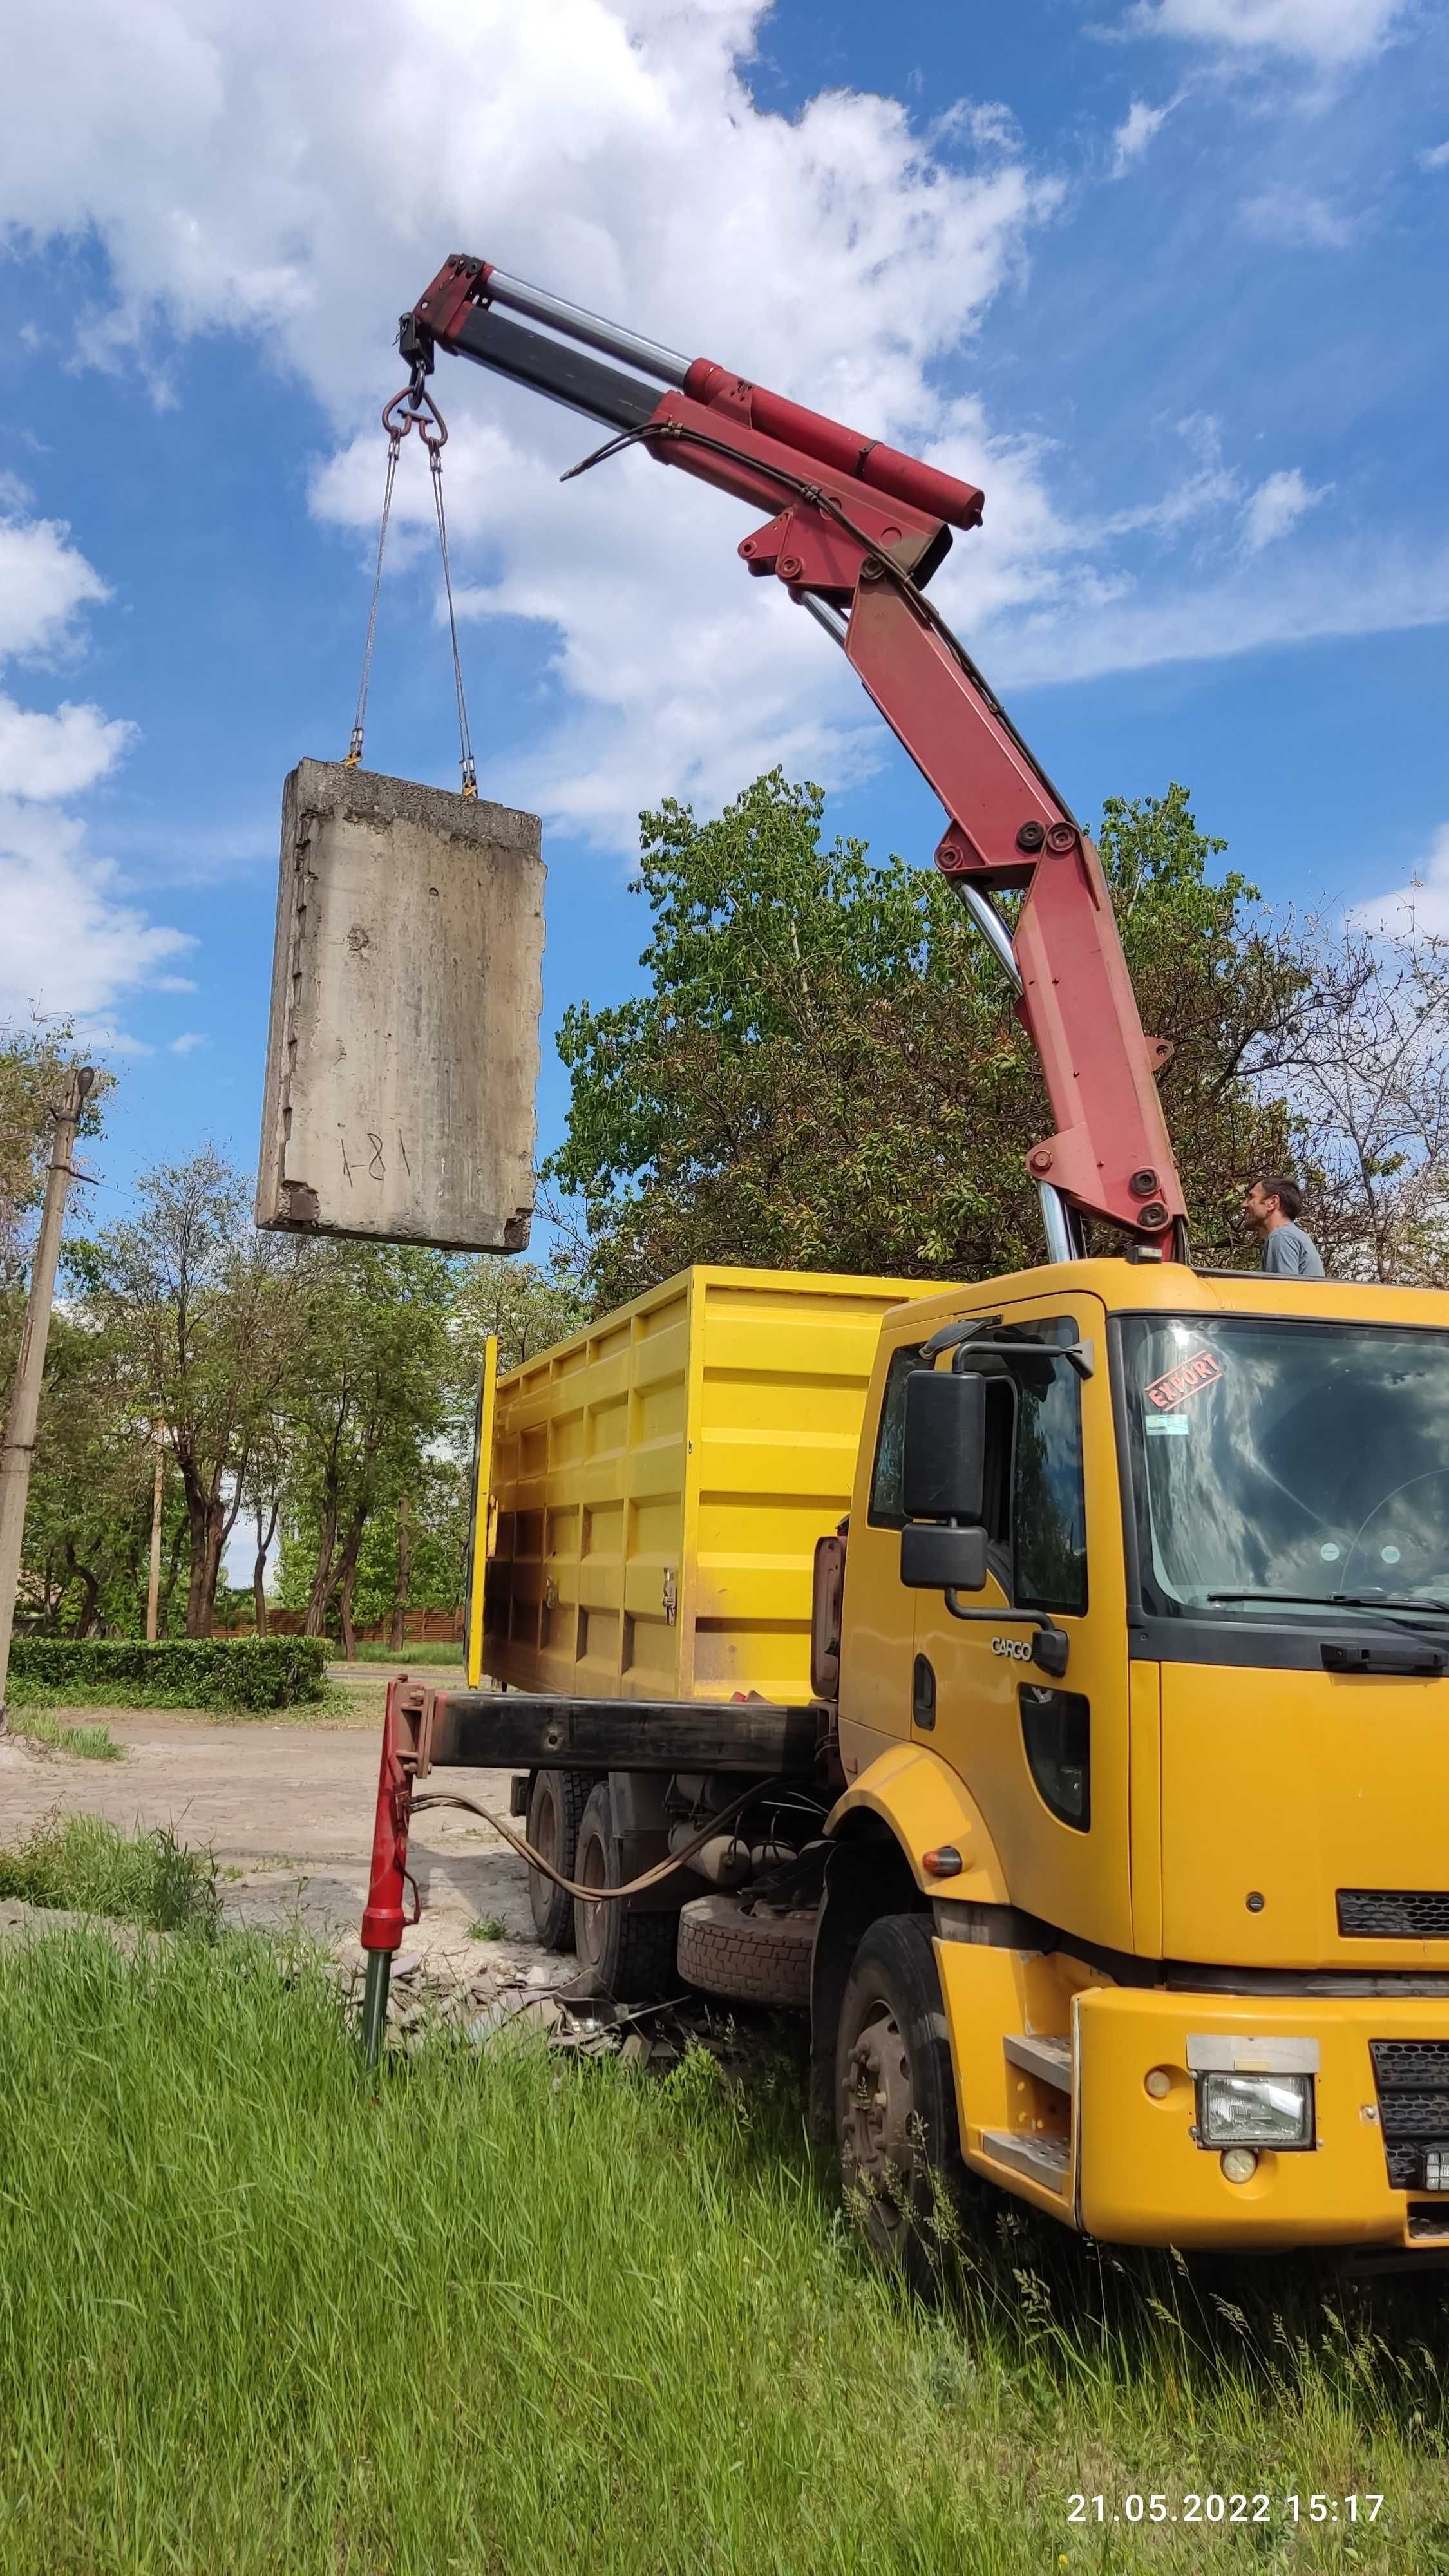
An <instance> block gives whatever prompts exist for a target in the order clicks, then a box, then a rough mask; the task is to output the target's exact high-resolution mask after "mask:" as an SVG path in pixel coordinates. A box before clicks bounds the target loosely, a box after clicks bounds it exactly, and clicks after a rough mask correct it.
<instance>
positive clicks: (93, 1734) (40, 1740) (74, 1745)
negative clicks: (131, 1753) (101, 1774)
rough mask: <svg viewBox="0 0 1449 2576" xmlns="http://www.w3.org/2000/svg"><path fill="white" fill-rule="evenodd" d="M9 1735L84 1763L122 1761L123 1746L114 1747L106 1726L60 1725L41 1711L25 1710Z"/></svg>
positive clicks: (113, 1738) (123, 1758) (116, 1745)
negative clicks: (77, 1758)
mask: <svg viewBox="0 0 1449 2576" xmlns="http://www.w3.org/2000/svg"><path fill="white" fill-rule="evenodd" d="M10 1731H11V1733H12V1734H13V1735H25V1736H28V1737H29V1738H30V1741H31V1743H32V1744H49V1745H51V1746H52V1747H53V1748H54V1750H55V1751H56V1752H57V1753H76V1754H79V1755H80V1757H81V1759H82V1761H85V1762H124V1760H125V1758H126V1752H125V1747H124V1745H121V1744H118V1743H117V1742H116V1739H115V1737H114V1736H113V1734H112V1733H111V1730H110V1728H109V1727H108V1726H63V1725H62V1724H61V1722H60V1719H59V1718H56V1717H49V1716H47V1715H46V1714H45V1712H44V1711H43V1710H39V1709H37V1710H35V1711H33V1712H31V1711H27V1713H26V1716H25V1718H24V1720H23V1722H21V1723H20V1724H17V1725H12V1727H11V1730H10Z"/></svg>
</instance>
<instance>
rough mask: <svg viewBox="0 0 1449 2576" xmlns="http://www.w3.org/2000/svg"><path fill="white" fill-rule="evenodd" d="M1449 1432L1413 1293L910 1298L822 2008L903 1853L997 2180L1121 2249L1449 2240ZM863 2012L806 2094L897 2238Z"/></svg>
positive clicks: (863, 1514) (1097, 1282)
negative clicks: (832, 2115)
mask: <svg viewBox="0 0 1449 2576" xmlns="http://www.w3.org/2000/svg"><path fill="white" fill-rule="evenodd" d="M927 1374H929V1375H930V1376H932V1377H934V1378H941V1377H949V1378H952V1379H957V1380H959V1379H961V1378H963V1377H965V1378H968V1379H970V1380H972V1381H975V1384H974V1386H973V1388H972V1390H971V1400H970V1401H969V1403H968V1402H965V1401H964V1399H961V1398H959V1397H953V1399H952V1401H950V1402H947V1403H945V1404H944V1406H943V1405H942V1403H940V1402H937V1401H933V1399H934V1398H935V1397H937V1396H938V1395H939V1394H940V1393H941V1391H940V1390H938V1389H927V1390H925V1392H924V1394H923V1391H922V1379H923V1377H925V1376H926V1375H927ZM953 1404H954V1408H955V1410H954V1413H953ZM953 1420H954V1421H955V1422H957V1423H958V1424H964V1425H966V1428H965V1430H964V1431H963V1430H960V1429H959V1428H958V1429H957V1430H956V1432H955V1433H954V1435H953V1433H952V1430H951V1425H952V1422H953ZM943 1426H944V1430H943ZM1446 1433H1449V1300H1446V1299H1445V1298H1443V1297H1442V1296H1438V1295H1435V1294H1433V1293H1430V1292H1420V1291H1412V1290H1397V1289H1382V1288H1377V1287H1371V1288H1365V1287H1351V1286H1339V1285H1334V1284H1330V1283H1325V1282H1322V1281H1314V1282H1309V1281H1303V1282H1284V1281H1282V1280H1272V1281H1269V1280H1265V1279H1261V1278H1257V1277H1247V1276H1238V1275H1219V1276H1213V1275H1211V1274H1203V1273H1198V1272H1194V1271H1192V1270H1190V1269H1188V1268H1187V1267H1186V1266H1185V1265H1182V1264H1179V1263H1149V1262H1143V1261H1136V1262H1133V1261H1124V1260H1102V1261H1074V1262H1071V1263H1068V1264H1063V1265H1060V1266H1057V1267H1053V1268H1049V1269H1042V1270H1035V1271H1031V1272H1026V1273H1022V1274H1020V1275H1018V1276H1016V1277H1013V1278H1007V1279H1001V1280H996V1281H993V1282H991V1283H989V1285H987V1286H986V1287H984V1288H981V1289H978V1290H972V1291H961V1290H957V1291H953V1292H949V1293H948V1294H947V1295H945V1296H937V1297H933V1298H931V1299H929V1300H926V1301H923V1302H921V1303H919V1304H914V1305H911V1306H909V1307H904V1308H900V1309H897V1310H896V1312H895V1313H894V1314H893V1315H891V1316H889V1317H887V1319H886V1321H885V1323H884V1325H883V1328H882V1332H881V1340H880V1349H879V1353H878V1357H877V1362H876V1367H875V1371H874V1374H873V1378H872V1383H871V1390H870V1396H869V1399H868V1403H867V1408H866V1418H865V1429H864V1434H863V1437H862V1442H861V1449H860V1456H859V1461H858V1467H857V1474H856V1481H855V1488H854V1492H853V1496H852V1503H851V1512H850V1521H849V1534H848V1539H847V1542H846V1550H845V1565H844V1582H843V1592H842V1595H841V1601H840V1617H839V1695H838V1714H837V1727H838V1746H839V1760H840V1767H841V1773H842V1776H843V1779H844V1783H845V1786H844V1789H843V1793H842V1794H841V1796H840V1798H839V1800H838V1802H837V1804H836V1805H835V1807H834V1809H833V1811H832V1814H831V1816H830V1819H829V1823H828V1827H827V1832H828V1835H829V1838H830V1839H831V1841H832V1842H833V1843H834V1844H835V1845H836V1846H837V1849H838V1852H839V1855H840V1857H839V1859H838V1860H837V1861H836V1862H834V1863H833V1864H832V1875H831V1879H830V1881H829V1883H828V1887H827V1901H826V1906H825V1910H824V1915H823V1918H822V1938H821V1942H820V1944H819V1947H818V1952H817V1961H816V1980H815V1983H816V2007H817V2017H818V2018H819V2017H821V2016H823V2019H824V2021H825V2022H826V2023H828V2022H829V2020H830V2017H831V2015H832V2013H835V2012H838V2011H839V2010H840V2009H841V2005H842V1998H843V1997H844V1994H845V1987H846V1983H847V1980H848V1978H849V1976H850V1973H851V1970H850V1960H849V1959H848V1958H847V1957H846V1955H845V1953H846V1952H847V1951H848V1952H849V1953H850V1956H851V1958H853V1957H854V1954H855V1952H856V1951H857V1950H858V1948H859V1945H860V1942H861V1940H862V1939H863V1937H864V1931H865V1929H866V1928H868V1927H863V1925H862V1919H861V1918H862V1910H863V1907H868V1903H869V1899H868V1896H867V1894H866V1889H867V1887H868V1882H869V1878H870V1876H871V1872H872V1869H873V1867H879V1866H881V1864H882V1862H883V1861H884V1863H885V1865H886V1866H887V1867H888V1868H894V1869H897V1870H899V1869H900V1867H901V1864H902V1863H904V1864H905V1865H906V1866H907V1867H908V1870H909V1889H908V1890H907V1888H906V1881H905V1877H904V1873H902V1875H901V1878H900V1882H899V1884H900V1888H901V1892H902V1900H903V1901H902V1905H901V1908H900V1910H901V1912H902V1913H903V1914H906V1915H914V1916H915V1917H916V1918H917V1944H918V1947H919V1943H920V1934H921V1932H922V1930H923V1928H924V1926H923V1923H922V1921H921V1918H922V1917H923V1915H924V1914H925V1913H926V1912H927V1911H928V1913H929V1922H930V1950H931V1961H930V1965H931V1966H933V1967H934V1971H935V1975H936V1978H937V1979H938V1981H939V1995H940V2009H941V2011H942V2013H943V2015H944V2023H945V2029H946V2033H947V2037H948V2044H949V2059H950V2067H951V2074H952V2100H951V2104H950V2106H949V2107H950V2109H951V2110H952V2111H953V2112H954V2121H955V2130H956V2136H955V2137H954V2138H952V2139H950V2140H949V2141H948V2142H947V2143H948V2146H949V2148H950V2151H951V2152H952V2153H954V2152H955V2150H956V2146H957V2142H958V2141H959V2151H960V2154H961V2155H962V2157H963V2158H964V2161H965V2163H966V2165H967V2166H968V2167H971V2168H973V2169H974V2170H976V2171H977V2172H978V2173H980V2174H981V2175H982V2176H984V2177H987V2178H989V2179H991V2180H993V2181H996V2182H999V2183H1001V2184H1002V2185H1004V2186H1005V2187H1006V2188H1008V2189H1010V2190H1012V2191H1014V2192H1016V2193H1018V2194H1020V2195H1022V2196H1025V2197H1026V2198H1028V2199H1030V2200H1032V2201H1033V2202H1035V2203H1037V2204H1038V2205H1039V2206H1040V2207H1042V2208H1043V2209H1046V2210H1049V2211H1051V2212H1052V2213H1053V2214H1054V2215H1056V2216H1057V2217H1059V2218H1062V2219H1064V2220H1066V2221H1067V2222H1068V2223H1070V2224H1074V2225H1076V2226H1078V2227H1081V2228H1084V2229H1086V2230H1088V2231H1090V2232H1091V2233H1093V2234H1096V2235H1099V2236H1103V2237H1107V2238H1114V2239H1118V2240H1135V2241H1141V2242H1158V2243H1161V2242H1172V2243H1176V2244H1181V2245H1192V2244H1197V2245H1211V2244H1219V2245H1226V2244H1239V2245H1241V2244H1250V2243H1256V2244H1265V2245H1266V2244H1277V2245H1284V2244H1293V2243H1309V2242H1316V2243H1329V2242H1374V2243H1378V2244H1382V2245H1398V2246H1404V2245H1409V2244H1413V2243H1418V2242H1421V2241H1422V2242H1426V2243H1427V2242H1429V2241H1431V2240H1433V2239H1435V2238H1438V2239H1440V2240H1441V2241H1443V2242H1444V2243H1445V2244H1446V2247H1449V1859H1446V1849H1445V1840H1446V1837H1445V1827H1446V1822H1449V1815H1446V1799H1445V1794H1444V1792H1443V1790H1442V1788H1441V1787H1440V1785H1439V1778H1438V1771H1439V1766H1438V1763H1437V1762H1436V1759H1435V1754H1436V1748H1437V1745H1438V1742H1439V1739H1440V1736H1441V1734H1442V1729H1443V1725H1444V1717H1445V1709H1446V1705H1449V1700H1446V1682H1445V1675H1446V1672H1449V1448H1446ZM952 1436H954V1437H955V1438H956V1442H957V1447H958V1450H961V1451H963V1452H964V1451H969V1452H971V1453H972V1454H970V1455H965V1454H963V1455H961V1457H960V1460H959V1466H960V1475H961V1487H960V1491H959V1492H951V1491H948V1490H947V1489H946V1486H944V1485H943V1484H942V1482H941V1477H942V1465H941V1444H942V1440H943V1438H944V1439H945V1440H946V1442H947V1454H948V1455H949V1442H950V1439H951V1438H952ZM923 1452H925V1453H929V1454H924V1455H923ZM977 1452H979V1454H976V1453H977ZM923 1475H924V1478H925V1482H924V1484H923V1482H922V1476H923ZM933 1478H934V1479H935V1482H934V1484H933V1482H932V1479H933ZM948 1482H949V1479H948ZM978 1497H979V1501H978ZM923 1499H924V1501H926V1502H927V1503H930V1502H934V1503H935V1505H936V1507H937V1508H936V1512H935V1513H934V1514H933V1515H932V1517H931V1519H930V1520H928V1521H925V1522H924V1524H923V1518H922V1502H923ZM963 1501H964V1503H965V1504H966V1506H967V1510H968V1511H969V1510H970V1507H971V1506H972V1505H973V1504H974V1505H975V1506H976V1510H975V1512H974V1513H973V1514H972V1516H971V1517H970V1518H969V1519H968V1517H967V1512H962V1511H957V1512H947V1510H946V1509H945V1506H947V1505H949V1504H952V1503H961V1502H963ZM923 1526H924V1528H925V1530H926V1531H927V1533H928V1534H929V1536H930V1538H931V1542H932V1545H931V1547H927V1548H926V1549H925V1550H924V1551H923V1550H922V1548H921V1546H920V1544H919V1541H920V1537H921V1533H922V1529H923ZM968 1532H969V1533H971V1534H972V1535H973V1537H974V1559H975V1561H974V1563H972V1564H969V1566H968V1571H969V1573H970V1574H971V1575H972V1576H974V1578H975V1580H974V1583H973V1588H972V1589H971V1590H970V1591H969V1592H968V1591H964V1590H962V1589H961V1588H960V1587H959V1585H954V1584H953V1585H952V1586H951V1587H950V1588H947V1587H946V1586H944V1585H943V1584H941V1583H940V1582H937V1581H933V1580H932V1579H931V1576H932V1572H933V1570H936V1571H939V1569H940V1567H941V1566H943V1565H945V1564H946V1559H944V1558H940V1557H939V1556H938V1558H937V1562H936V1567H935V1569H933V1566H932V1561H931V1560H932V1548H933V1547H939V1546H940V1545H941V1544H944V1545H945V1546H946V1547H947V1549H948V1550H950V1549H951V1548H952V1547H955V1546H956V1545H957V1542H958V1541H959V1540H960V1539H964V1538H965V1537H966V1536H967V1535H968ZM972 1554H973V1549H972V1548H971V1547H968V1548H967V1549H966V1550H965V1552H964V1555H963V1556H962V1559H961V1561H962V1563H963V1565H967V1563H968V1560H969V1559H970V1558H971V1557H972ZM903 1570H904V1577H905V1579H903ZM923 1576H924V1579H923ZM837 1901H838V1902H839V1904H840V1925H841V1938H840V1940H839V1941H838V1942H837V1941H836V1940H835V1939H834V1938H833V1935H832V1933H831V1930H830V1923H831V1912H832V1908H833V1907H834V1905H835V1904H836V1903H837ZM920 1967H921V1971H922V1974H923V1976H925V1977H926V1981H927V1983H928V1982H929V1977H928V1971H927V1964H926V1962H925V1959H924V1956H922V1957H921V1959H920ZM886 2001H893V2002H894V2005H895V2007H896V2010H895V2012H894V2014H892V2013H890V2012H886V2013H885V2014H884V2022H885V2024H887V2025H890V2024H892V2023H893V2024H894V2026H895V2027H896V2028H897V2029H899V2028H900V2027H901V2026H902V2024H901V2013H902V2011H903V2010H904V2011H905V2012H906V2013H907V2015H909V2014H910V2011H911V2006H910V2003H909V2000H908V1999H907V1998H905V1997H904V1996H903V1995H901V1994H900V1993H896V1994H895V1995H894V1996H893V1997H891V1998H886V1997H884V1996H877V1997H875V1998H874V2008H875V2013H876V2022H877V2023H878V2024H879V2023H880V2022H881V2020H882V2013H881V2007H882V2005H883V2003H884V2002H886ZM846 2003H847V2009H846V2014H845V2020H844V2021H843V2022H842V2023H841V2024H840V2026H839V2028H838V2029H837V2030H836V2031H835V2033H834V2046H833V2049H830V2048H828V2047H827V2043H826V2033H825V2030H824V2029H823V2028H822V2029H819V2030H818V2031H817V2047H816V2062H817V2075H818V2078H819V2079H820V2081H819V2084H818V2086H817V2090H818V2091H819V2092H823V2082H824V2078H825V2073H826V2068H825V2063H824V2061H825V2058H826V2056H827V2054H828V2055H830V2056H831V2057H832V2059H833V2063H832V2066H831V2069H830V2080H831V2082H832V2084H833V2087H834V2090H835V2093H836V2097H837V2098H836V2106H835V2107H836V2125H837V2128H838V2129H839V2131H840V2134H841V2137H842V2144H843V2147H844V2149H845V2151H846V2156H847V2164H848V2166H854V2167H856V2168H859V2169H861V2170H862V2172H863V2178H864V2180H865V2182H866V2184H867V2186H868V2187H869V2188H870V2189H873V2190H874V2191H875V2192H876V2193H877V2194H878V2195H880V2194H883V2195H884V2196H885V2208H886V2211H887V2214H888V2215H892V2214H893V2215H894V2216H895V2217H897V2218H899V2217H901V2216H902V2215H908V2214H909V2213H901V2212H894V2213H892V2212H891V2210H890V2194H891V2190H892V2184H891V2182H890V2172H891V2169H892V2167H893V2166H894V2168H895V2170H896V2171H898V2172H899V2171H900V2170H902V2168H901V2165H900V2158H901V2156H902V2155H903V2154H905V2155H906V2156H907V2159H908V2161H909V2141H908V2140H906V2139H903V2138H902V2137H901V2136H900V2135H895V2134H892V2135H891V2136H889V2137H884V2136H882V2137H879V2138H877V2139H876V2141H875V2144H874V2146H873V2147H872V2145H871V2143H870V2139H869V2136H868V2130H869V2123H867V2122H863V2121H861V2120H860V2119H859V2118H857V2117H856V2116H855V2115H854V2114H853V2112H852V2109H851V2099H852V2088H853V2091H854V2093H855V2094H858V2093H859V2091H860V2070H859V2066H858V2065H856V2064H855V2057H856V2056H857V2055H858V2050H859V2045H860V2030H859V2029H857V2028H856V2027H855V2024H856V2023H858V2022H860V2016H861V2013H862V2011H863V2010H866V2009H867V2007H866V2006H865V2005H863V2003H862V2000H861V1998H860V1996H859V1995H858V1994H857V1995H856V1996H855V1998H854V2000H853V2002H851V2001H849V1999H846ZM917 2017H918V2019H919V2018H920V2016H919V2015H918V2016H917ZM927 2018H928V2016H927ZM860 2026H861V2028H868V2027H869V2026H870V2024H869V2022H868V2021H867V2022H864V2023H861V2025H860ZM871 2065H873V2060H872V2061H871ZM853 2066H854V2072H852V2068H853ZM870 2071H871V2066H868V2067H867V2072H868V2073H869V2072H870ZM876 2089H877V2092H879V2090H880V2087H879V2085H877V2088H876ZM897 2089H898V2092H899V2091H900V2089H901V2088H899V2087H898V2088H897ZM901 2110H902V2104H901V2102H900V2101H898V2102H897V2103H896V2104H895V2105H894V2112H895V2114H896V2115H899V2114H900V2113H901ZM904 2116H905V2119H906V2122H907V2126H909V2122H910V2120H911V2118H913V2117H918V2116H919V2113H918V2109H917V2107H916V2106H915V2105H914V2104H912V2105H910V2106H906V2109H905V2114H904ZM899 2125H900V2121H899V2117H898V2116H897V2117H895V2118H894V2119H890V2120H887V2126H888V2127H892V2128H895V2129H898V2128H899Z"/></svg>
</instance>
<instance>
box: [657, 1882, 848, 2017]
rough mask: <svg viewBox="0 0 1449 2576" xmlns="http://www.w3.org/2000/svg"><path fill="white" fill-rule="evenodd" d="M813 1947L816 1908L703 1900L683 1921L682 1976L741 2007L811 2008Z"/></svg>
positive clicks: (686, 1912)
mask: <svg viewBox="0 0 1449 2576" xmlns="http://www.w3.org/2000/svg"><path fill="white" fill-rule="evenodd" d="M814 1945H815V1908H814V1907H813V1906H810V1907H808V1908H806V1909H805V1910H803V1911H797V1910H791V1911H788V1912H787V1911H785V1910H783V1909H781V1908H774V1909H771V1908H768V1907H766V1906H763V1905H759V1906H754V1905H752V1904H751V1901H750V1899H749V1897H748V1896H746V1897H738V1896H699V1897H696V1898H695V1900H694V1902H693V1904H691V1905H686V1906H685V1908H684V1911H683V1913H682V1914H681V1915H680V1918H679V1973H680V1975H681V1977H683V1978H685V1979H686V1980H687V1981H688V1983H689V1984H690V1985H692V1986H702V1987H703V1988H704V1991H705V1993H706V1994H709V1995H729V1996H731V1997H732V1998H733V1999H734V2001H735V2002H736V2003H742V2004H785V2005H794V2006H799V2007H807V2006H808V2005H809V2002H810V1954H811V1951H812V1950H813V1948H814Z"/></svg>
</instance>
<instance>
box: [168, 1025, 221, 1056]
mask: <svg viewBox="0 0 1449 2576" xmlns="http://www.w3.org/2000/svg"><path fill="white" fill-rule="evenodd" d="M167 1044H168V1046H169V1048H170V1051H171V1053H172V1054H173V1055H193V1054H194V1053H195V1051H196V1049H197V1048H198V1047H204V1046H210V1044H211V1040H210V1038H208V1037H203V1036H202V1034H201V1031H200V1030H199V1029H183V1030H182V1032H181V1035H180V1037H179V1038H170V1039H168V1041H167Z"/></svg>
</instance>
